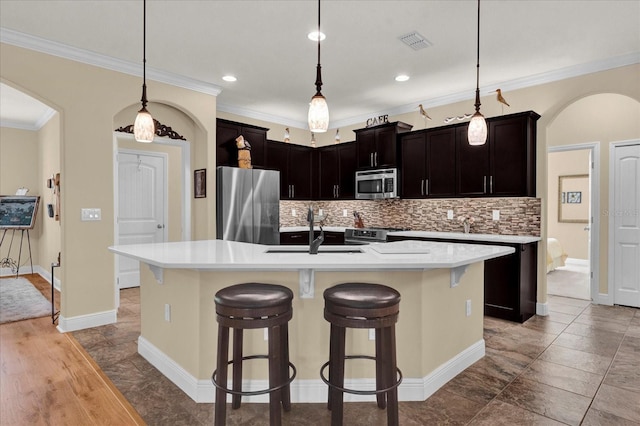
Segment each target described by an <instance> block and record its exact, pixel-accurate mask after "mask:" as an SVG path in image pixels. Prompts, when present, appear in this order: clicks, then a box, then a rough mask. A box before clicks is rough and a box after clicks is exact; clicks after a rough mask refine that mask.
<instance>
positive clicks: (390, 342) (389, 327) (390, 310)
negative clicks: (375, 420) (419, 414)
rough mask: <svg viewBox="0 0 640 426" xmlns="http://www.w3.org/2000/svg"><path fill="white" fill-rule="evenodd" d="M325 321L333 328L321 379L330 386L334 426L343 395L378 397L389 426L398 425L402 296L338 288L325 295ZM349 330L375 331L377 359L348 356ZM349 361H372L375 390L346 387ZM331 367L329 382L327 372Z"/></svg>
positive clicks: (387, 290)
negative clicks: (398, 332)
mask: <svg viewBox="0 0 640 426" xmlns="http://www.w3.org/2000/svg"><path fill="white" fill-rule="evenodd" d="M324 302H325V304H324V318H325V319H326V320H327V321H328V322H329V323H330V324H331V334H330V340H329V361H328V362H326V363H325V364H324V365H323V366H322V368H321V369H320V377H321V378H322V380H323V381H324V382H325V383H326V384H327V386H329V398H328V404H327V406H328V408H329V409H330V410H331V426H341V425H342V418H343V405H344V402H343V396H344V392H347V393H351V394H357V395H376V400H377V403H378V407H380V408H381V409H384V408H385V407H386V408H387V424H388V425H390V426H397V425H398V389H397V388H398V386H399V385H400V383H401V382H402V372H401V371H400V369H398V368H397V365H396V332H395V324H396V322H398V314H399V312H400V293H398V292H397V291H396V290H394V289H393V288H391V287H387V286H384V285H380V284H369V283H344V284H338V285H336V286H333V287H331V288H328V289H326V290H325V291H324ZM347 328H373V329H375V336H376V340H375V347H376V356H375V357H371V356H366V355H345V331H346V329H347ZM347 359H371V360H375V362H376V390H371V391H369V390H354V389H346V388H345V387H344V363H345V360H347ZM327 366H328V367H329V379H327V378H326V376H325V369H326V368H327Z"/></svg>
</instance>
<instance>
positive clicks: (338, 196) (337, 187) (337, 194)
mask: <svg viewBox="0 0 640 426" xmlns="http://www.w3.org/2000/svg"><path fill="white" fill-rule="evenodd" d="M336 198H340V185H336Z"/></svg>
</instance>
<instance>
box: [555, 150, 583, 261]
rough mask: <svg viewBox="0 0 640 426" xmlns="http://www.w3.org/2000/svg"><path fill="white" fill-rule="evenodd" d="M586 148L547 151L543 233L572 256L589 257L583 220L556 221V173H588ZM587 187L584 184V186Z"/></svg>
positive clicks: (562, 174)
mask: <svg viewBox="0 0 640 426" xmlns="http://www.w3.org/2000/svg"><path fill="white" fill-rule="evenodd" d="M589 153H590V150H587V149H583V150H579V151H562V152H550V153H549V159H548V172H547V176H548V177H549V180H548V182H547V194H548V196H549V197H548V201H547V218H548V222H547V223H548V228H547V235H548V236H549V237H553V238H556V239H557V240H558V241H559V242H560V245H561V246H562V248H563V250H564V251H565V252H566V253H567V255H568V256H569V257H570V258H572V259H584V260H587V259H588V258H589V233H588V232H586V231H585V230H584V228H585V226H587V224H586V223H567V222H558V195H557V194H558V191H559V189H558V177H559V176H571V175H588V174H589ZM586 189H587V190H588V188H586ZM586 195H587V194H585V193H583V200H582V203H581V207H583V208H585V209H587V213H588V207H589V204H588V200H587V199H586Z"/></svg>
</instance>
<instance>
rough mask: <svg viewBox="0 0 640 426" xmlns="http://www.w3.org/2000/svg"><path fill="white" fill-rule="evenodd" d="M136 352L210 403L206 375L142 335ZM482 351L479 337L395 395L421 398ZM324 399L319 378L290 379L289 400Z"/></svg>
mask: <svg viewBox="0 0 640 426" xmlns="http://www.w3.org/2000/svg"><path fill="white" fill-rule="evenodd" d="M138 353H139V354H140V355H141V356H142V357H143V358H145V359H146V360H147V361H149V363H151V365H153V366H154V367H156V368H157V369H158V370H159V371H160V372H161V373H162V374H164V375H165V376H166V377H167V378H168V379H169V380H171V381H172V382H173V383H174V384H175V385H176V386H178V387H179V388H180V389H182V391H183V392H184V393H186V394H187V395H188V396H189V397H190V398H191V399H193V400H194V401H195V402H198V403H212V402H214V401H215V387H214V386H213V383H211V380H210V379H205V380H198V379H197V378H196V377H194V376H193V375H192V374H190V373H189V372H187V371H186V370H185V369H184V368H182V367H181V366H180V365H178V364H177V363H176V362H175V361H174V360H172V359H171V358H169V357H168V356H167V355H166V354H164V353H163V352H162V351H160V350H159V349H158V348H157V347H155V346H154V345H153V344H152V343H150V342H149V341H148V340H146V339H145V338H144V337H142V336H140V337H139V338H138ZM484 354H485V345H484V340H479V341H478V342H476V343H474V344H473V345H471V346H469V347H468V348H467V349H465V350H463V351H462V352H460V353H459V354H457V355H456V356H454V357H453V358H452V359H450V360H449V361H448V362H446V363H445V364H442V365H441V366H439V367H438V368H436V369H435V370H434V371H432V372H431V373H430V374H428V375H427V376H425V377H423V378H411V377H405V378H404V379H403V381H402V384H401V385H400V387H399V388H398V399H399V400H400V401H424V400H425V399H427V398H428V397H429V396H431V395H432V394H433V393H434V392H436V391H437V390H438V389H440V388H441V387H442V386H443V385H444V384H445V383H447V382H448V381H449V380H451V379H452V378H454V377H455V376H457V375H458V374H460V373H461V372H462V371H464V370H465V369H466V368H467V367H469V366H470V365H472V364H473V363H474V362H476V361H478V360H479V359H481V358H482V357H484ZM212 373H213V371H212ZM374 384H375V380H374V379H358V380H346V381H345V387H347V388H352V389H371V388H372V387H373V385H374ZM268 387H269V386H268V381H267V380H244V381H243V382H242V388H243V390H248V391H255V390H260V389H267V388H268ZM229 398H230V395H229ZM268 398H269V397H268V395H258V396H253V397H243V401H246V402H255V403H266V402H269V399H268ZM374 399H375V397H374V396H361V395H353V394H345V395H344V400H345V401H346V402H354V401H373V400H374ZM326 400H327V385H325V384H324V382H322V380H320V378H318V379H317V380H297V379H296V380H294V381H293V383H291V401H292V402H298V403H322V402H326ZM229 401H230V399H229Z"/></svg>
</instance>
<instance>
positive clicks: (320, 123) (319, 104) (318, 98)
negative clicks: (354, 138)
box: [307, 0, 329, 133]
mask: <svg viewBox="0 0 640 426" xmlns="http://www.w3.org/2000/svg"><path fill="white" fill-rule="evenodd" d="M318 34H320V0H318ZM321 70H322V66H321V65H320V37H318V66H317V67H316V94H315V95H313V97H312V98H311V102H310V103H309V114H308V116H307V119H308V121H309V130H311V131H312V132H314V133H324V132H326V131H327V129H328V128H329V105H327V100H326V99H325V97H324V96H322V93H320V90H321V88H322V73H321Z"/></svg>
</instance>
